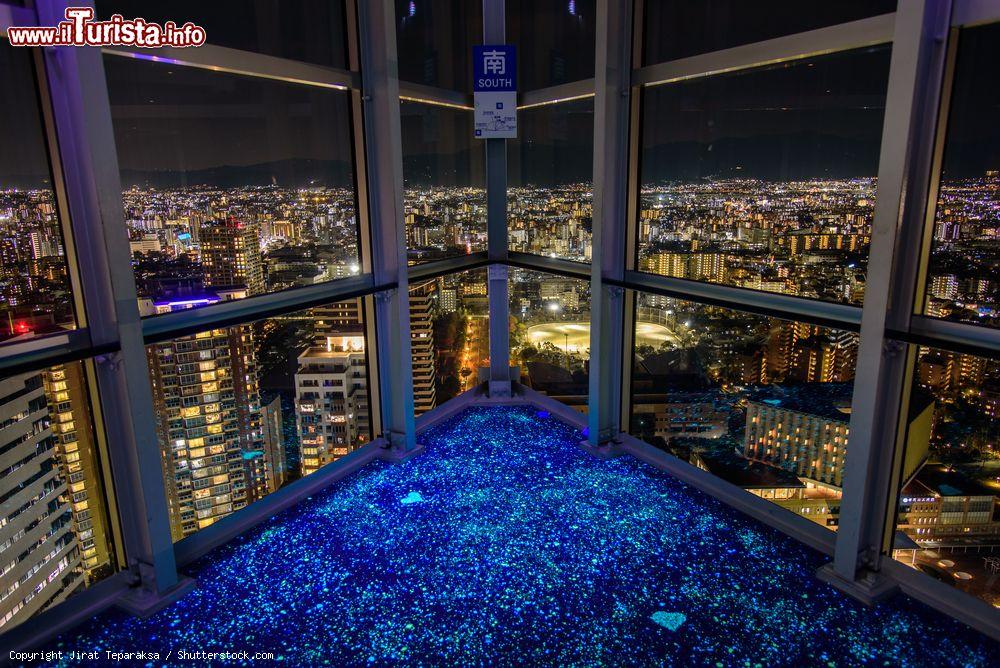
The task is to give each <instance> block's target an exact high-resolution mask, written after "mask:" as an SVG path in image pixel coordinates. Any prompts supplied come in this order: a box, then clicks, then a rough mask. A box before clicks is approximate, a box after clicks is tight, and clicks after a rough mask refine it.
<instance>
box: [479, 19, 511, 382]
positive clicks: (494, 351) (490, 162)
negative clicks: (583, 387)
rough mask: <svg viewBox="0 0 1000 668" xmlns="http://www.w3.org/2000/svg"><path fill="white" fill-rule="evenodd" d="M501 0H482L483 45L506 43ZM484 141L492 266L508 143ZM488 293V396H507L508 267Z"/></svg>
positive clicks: (502, 238) (498, 269)
mask: <svg viewBox="0 0 1000 668" xmlns="http://www.w3.org/2000/svg"><path fill="white" fill-rule="evenodd" d="M505 21H506V12H505V8H504V0H483V44H503V43H504V41H505V40H506V26H505ZM485 141H486V232H487V242H486V254H487V256H488V257H489V259H490V261H491V262H493V263H501V262H506V260H507V140H506V139H487V140H485ZM488 275H489V284H488V286H487V294H488V295H489V303H490V375H489V393H490V396H493V397H497V396H500V397H505V396H510V303H509V301H508V297H507V291H508V286H507V267H506V265H502V264H492V265H490V268H489V271H488Z"/></svg>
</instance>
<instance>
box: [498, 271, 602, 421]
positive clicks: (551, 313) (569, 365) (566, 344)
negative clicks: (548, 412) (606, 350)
mask: <svg viewBox="0 0 1000 668" xmlns="http://www.w3.org/2000/svg"><path fill="white" fill-rule="evenodd" d="M508 285H509V298H510V321H511V322H510V363H511V364H512V365H514V366H518V367H520V369H521V382H522V383H523V384H525V385H526V386H528V387H530V388H532V389H534V390H537V391H539V392H542V393H543V394H547V395H550V396H553V397H555V398H557V399H559V401H562V402H563V403H565V404H568V405H570V406H572V407H573V408H575V409H577V410H579V411H583V412H586V410H587V396H588V394H589V389H590V386H589V382H590V283H589V282H587V281H583V280H580V279H577V278H565V277H563V276H555V275H552V274H545V273H542V272H539V271H529V270H527V269H515V268H511V270H510V278H509V279H508Z"/></svg>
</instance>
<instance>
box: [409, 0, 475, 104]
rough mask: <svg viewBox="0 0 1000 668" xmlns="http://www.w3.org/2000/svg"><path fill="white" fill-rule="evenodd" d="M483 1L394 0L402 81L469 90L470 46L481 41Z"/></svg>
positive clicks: (470, 78) (470, 87) (470, 81)
mask: <svg viewBox="0 0 1000 668" xmlns="http://www.w3.org/2000/svg"><path fill="white" fill-rule="evenodd" d="M482 36H483V3H481V2H467V1H465V0H396V53H397V54H398V56H399V78H400V79H401V80H403V81H412V82H413V83H418V84H424V85H426V86H435V87H437V88H448V89H451V90H461V91H471V90H472V47H473V45H475V44H482Z"/></svg>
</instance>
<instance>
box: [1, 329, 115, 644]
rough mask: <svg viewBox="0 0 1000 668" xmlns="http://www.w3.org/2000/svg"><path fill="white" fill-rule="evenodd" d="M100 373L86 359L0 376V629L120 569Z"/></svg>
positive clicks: (21, 338)
mask: <svg viewBox="0 0 1000 668" xmlns="http://www.w3.org/2000/svg"><path fill="white" fill-rule="evenodd" d="M38 333H40V334H44V333H46V332H44V331H40V332H38ZM30 336H31V335H21V336H20V337H18V338H19V340H24V339H25V338H28V337H30ZM93 377H94V375H93V366H92V362H91V361H90V360H84V361H77V362H66V363H64V364H58V365H56V366H53V367H49V368H47V369H42V370H39V371H29V372H26V373H20V374H16V375H13V376H7V377H3V378H0V633H5V632H7V631H9V630H10V629H11V628H13V627H14V626H16V625H18V624H21V623H22V622H24V621H25V620H27V619H28V618H29V617H31V616H32V615H35V614H37V613H39V612H42V611H44V610H47V609H48V608H50V607H52V606H53V605H56V604H57V603H60V602H62V601H64V600H66V598H68V597H70V596H72V595H73V594H76V593H78V592H80V591H82V590H84V589H86V588H87V587H88V586H90V585H92V584H94V583H95V582H97V581H99V580H101V579H103V578H105V577H107V576H109V575H111V574H112V573H114V572H115V571H116V570H117V569H118V567H119V554H118V552H117V551H116V549H115V547H114V545H113V542H112V541H113V536H114V534H115V532H114V531H113V530H112V518H111V515H110V513H109V502H108V496H107V494H108V493H109V492H110V481H108V480H106V476H107V475H108V473H109V469H108V462H107V455H106V452H104V451H103V449H102V448H103V445H102V444H101V443H100V442H99V441H98V438H97V431H96V429H95V426H96V425H95V423H96V418H95V416H96V415H97V414H96V413H95V407H94V406H93V405H92V403H91V393H90V388H91V386H92V382H93Z"/></svg>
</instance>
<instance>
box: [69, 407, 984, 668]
mask: <svg viewBox="0 0 1000 668" xmlns="http://www.w3.org/2000/svg"><path fill="white" fill-rule="evenodd" d="M580 440H581V434H580V432H579V431H577V430H575V429H573V428H571V427H568V426H566V425H564V424H562V423H561V422H559V421H558V420H556V419H555V418H549V419H540V418H539V417H538V415H537V414H536V411H535V409H533V408H528V407H474V408H471V409H469V410H467V411H465V412H464V413H461V414H459V415H457V416H455V417H453V418H451V419H449V420H448V421H446V422H445V423H442V424H441V425H439V426H437V427H435V428H433V429H431V430H430V431H428V432H427V433H426V434H424V435H423V436H422V438H421V441H422V442H423V443H424V444H425V445H426V446H427V450H426V452H425V453H424V454H422V455H420V456H418V457H415V458H413V459H411V460H409V461H407V462H406V463H403V464H386V463H382V462H376V463H373V464H371V465H369V466H367V467H366V468H364V469H362V470H361V471H359V472H357V473H355V474H353V475H352V476H350V477H349V478H348V479H346V480H344V481H342V482H340V483H337V484H335V485H333V486H332V487H331V488H329V489H328V490H326V491H325V492H323V493H321V494H319V495H316V496H314V497H313V498H311V499H310V500H308V501H306V502H304V503H302V504H300V505H299V506H297V507H295V508H294V509H292V510H289V511H287V512H285V513H282V514H280V515H277V516H276V517H274V518H273V519H272V520H270V521H269V522H268V523H266V524H264V525H262V526H261V527H259V528H258V529H256V530H254V531H252V532H250V533H248V534H246V535H244V536H243V537H241V538H238V539H236V540H234V541H232V542H230V543H228V544H226V545H224V546H223V547H221V548H219V549H217V550H216V551H214V552H213V553H211V554H209V555H208V556H206V557H205V558H203V559H201V560H200V561H198V562H196V563H195V564H194V565H193V566H192V567H191V568H190V569H189V572H190V574H191V575H192V576H194V577H195V578H197V580H198V589H197V590H195V591H194V592H192V593H191V594H189V595H187V596H186V597H184V598H183V599H181V600H180V601H178V602H177V603H175V604H173V605H172V606H170V607H169V608H167V609H165V610H163V611H162V612H160V613H158V614H156V615H154V616H153V617H151V618H149V619H146V620H141V619H136V618H132V617H128V616H126V615H125V614H122V613H117V612H114V613H108V614H104V615H101V616H99V617H98V618H96V619H94V620H91V621H90V622H88V623H87V624H86V625H85V626H83V627H81V628H79V629H77V630H76V631H74V632H73V633H70V634H68V635H66V636H63V637H62V638H61V639H60V640H59V641H58V643H57V644H56V646H55V647H53V648H52V649H63V650H95V649H98V650H105V649H111V650H118V651H122V650H128V649H130V648H131V649H133V650H138V649H144V650H146V651H160V652H161V653H162V654H161V656H164V655H165V654H166V652H167V651H170V650H171V649H172V650H174V651H175V652H176V651H177V650H179V649H182V648H183V649H186V650H188V651H194V650H202V651H227V650H231V651H238V650H242V649H246V650H249V651H251V652H253V651H273V652H275V653H276V654H277V655H278V657H279V660H280V661H281V662H283V663H285V664H287V665H289V666H314V665H331V666H357V665H379V666H384V665H399V664H405V665H418V664H422V665H429V666H440V665H483V664H492V665H496V664H500V665H526V664H533V665H538V664H542V665H553V666H555V665H558V666H562V665H571V664H572V665H599V664H613V665H623V664H627V665H681V666H690V665H698V666H720V667H721V666H751V667H752V666H786V665H792V666H853V665H858V664H863V663H864V664H871V665H892V666H896V665H926V666H951V665H968V666H985V665H988V664H989V662H990V660H989V658H988V657H989V656H993V657H994V659H995V658H996V657H997V656H998V655H1000V654H998V647H997V645H996V644H995V643H992V642H991V641H989V640H987V639H986V638H984V637H983V636H981V635H979V634H976V633H974V632H972V631H970V630H969V629H967V628H966V627H964V626H962V625H960V624H958V623H957V622H954V621H952V620H950V619H948V618H945V617H943V616H942V615H940V614H938V613H935V612H934V611H932V610H930V609H929V608H926V607H924V606H922V605H920V604H918V603H916V602H914V601H912V600H910V599H907V598H905V597H897V598H896V599H894V600H892V601H890V602H888V603H886V604H883V605H881V606H878V607H875V608H871V609H869V608H865V607H864V606H862V605H860V604H858V603H855V602H854V601H852V600H850V599H848V598H847V597H845V596H844V595H842V594H840V593H838V592H837V591H835V590H834V589H832V588H830V587H829V586H827V585H825V584H823V583H821V582H820V581H818V580H817V579H816V577H815V576H814V572H815V570H816V568H817V567H818V566H819V565H821V564H822V563H823V561H824V559H823V558H822V557H821V556H819V555H817V554H816V553H814V552H812V551H811V550H809V549H807V548H805V547H803V546H801V545H799V544H798V543H796V542H795V541H793V540H792V539H790V538H787V537H785V536H783V535H781V534H779V533H778V532H776V531H774V530H771V529H769V528H767V527H764V526H762V525H760V524H758V523H756V522H754V521H752V520H750V519H748V518H746V517H744V516H742V515H740V514H739V513H737V512H735V511H733V510H731V509H729V508H727V507H726V506H724V505H723V504H721V503H720V502H717V501H715V500H714V499H711V498H709V497H707V496H705V495H704V494H702V493H700V492H698V491H697V490H695V489H693V488H691V487H688V486H686V485H684V484H682V483H680V482H678V481H677V480H675V479H673V478H671V477H670V476H669V475H667V474H665V473H663V472H661V471H659V470H657V469H655V468H653V467H651V466H648V465H645V464H643V463H641V462H639V461H637V460H635V459H633V458H631V457H621V458H618V459H614V460H610V461H602V460H599V459H597V458H593V457H591V456H589V455H587V454H585V453H584V452H583V451H582V450H581V449H580V448H579V447H578V446H577V443H578V442H579V441H580ZM416 496H419V497H420V498H421V499H422V500H423V502H422V503H411V504H404V503H401V501H400V500H401V499H402V500H406V499H415V498H416ZM157 665H159V664H157Z"/></svg>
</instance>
